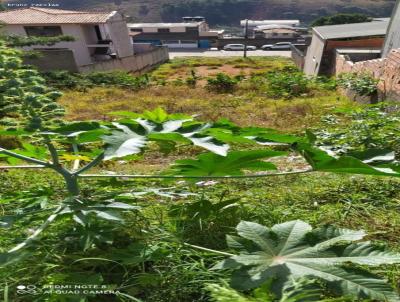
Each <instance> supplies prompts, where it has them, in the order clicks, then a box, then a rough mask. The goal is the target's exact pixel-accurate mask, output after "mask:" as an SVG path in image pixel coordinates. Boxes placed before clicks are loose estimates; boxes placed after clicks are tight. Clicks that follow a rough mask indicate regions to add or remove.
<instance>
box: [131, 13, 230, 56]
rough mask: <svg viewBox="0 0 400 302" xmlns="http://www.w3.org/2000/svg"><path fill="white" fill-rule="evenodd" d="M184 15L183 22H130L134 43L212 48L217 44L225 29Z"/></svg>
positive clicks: (198, 18) (171, 46)
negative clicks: (211, 27)
mask: <svg viewBox="0 0 400 302" xmlns="http://www.w3.org/2000/svg"><path fill="white" fill-rule="evenodd" d="M189 18H190V17H184V22H181V23H131V24H128V28H129V31H130V35H131V37H132V41H133V43H150V44H153V45H165V46H167V47H168V48H191V49H195V48H210V47H215V46H216V45H217V41H218V39H219V38H221V37H222V35H223V31H216V30H210V28H209V26H208V24H207V23H206V22H205V21H204V20H203V21H199V20H200V18H201V17H195V18H197V19H194V18H192V19H189Z"/></svg>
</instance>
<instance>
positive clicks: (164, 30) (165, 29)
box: [157, 28, 169, 33]
mask: <svg viewBox="0 0 400 302" xmlns="http://www.w3.org/2000/svg"><path fill="white" fill-rule="evenodd" d="M157 32H159V33H169V28H159V29H158V30H157Z"/></svg>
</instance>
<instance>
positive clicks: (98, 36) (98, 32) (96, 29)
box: [94, 25, 103, 41]
mask: <svg viewBox="0 0 400 302" xmlns="http://www.w3.org/2000/svg"><path fill="white" fill-rule="evenodd" d="M94 30H95V31H96V37H97V40H98V41H101V40H103V38H102V37H101V31H100V26H98V25H95V26H94Z"/></svg>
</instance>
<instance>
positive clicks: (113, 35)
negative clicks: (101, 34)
mask: <svg viewBox="0 0 400 302" xmlns="http://www.w3.org/2000/svg"><path fill="white" fill-rule="evenodd" d="M104 27H105V28H106V31H107V33H108V34H109V36H110V40H112V41H113V47H114V50H115V52H116V53H117V56H118V57H119V58H124V57H129V56H132V55H133V47H132V40H131V38H130V36H129V30H128V27H127V25H126V22H125V20H124V19H123V18H122V16H121V15H120V14H118V13H116V14H115V15H114V16H113V17H111V18H110V19H109V21H108V22H107V23H106V24H105V25H104Z"/></svg>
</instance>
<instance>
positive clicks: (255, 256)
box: [214, 220, 400, 301]
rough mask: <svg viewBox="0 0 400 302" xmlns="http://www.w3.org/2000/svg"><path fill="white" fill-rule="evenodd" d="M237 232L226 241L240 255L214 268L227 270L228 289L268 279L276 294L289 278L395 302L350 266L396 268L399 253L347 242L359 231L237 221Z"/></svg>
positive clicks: (378, 282) (384, 287) (381, 285)
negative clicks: (229, 274)
mask: <svg viewBox="0 0 400 302" xmlns="http://www.w3.org/2000/svg"><path fill="white" fill-rule="evenodd" d="M237 232H238V235H239V236H240V237H231V236H230V237H228V238H227V242H228V245H229V247H230V248H232V249H234V250H238V251H239V252H240V253H239V254H238V255H235V256H232V257H231V258H229V259H226V260H223V261H222V262H220V263H218V264H217V265H216V266H215V267H214V268H215V269H233V270H234V272H233V275H232V278H231V285H232V286H233V287H235V288H238V289H249V288H255V287H258V286H260V285H262V284H263V283H265V282H266V281H267V280H269V279H271V278H274V280H276V282H277V283H278V285H280V290H282V286H283V282H285V281H286V280H288V279H290V278H289V276H291V277H294V278H301V277H312V278H318V279H321V280H323V281H325V282H326V284H327V285H328V286H329V287H330V288H331V289H332V290H333V291H334V292H337V293H340V294H343V295H352V296H354V297H357V298H366V297H369V298H373V299H377V300H383V301H400V298H399V296H398V294H397V293H396V292H394V291H393V289H392V288H391V287H390V285H389V284H387V283H386V282H385V281H384V280H382V279H380V278H379V277H377V276H374V275H372V274H371V273H369V272H367V271H365V270H361V269H360V268H355V267H354V264H357V265H367V266H379V265H383V264H394V263H400V254H395V253H392V252H388V251H384V250H381V249H378V248H376V247H375V246H373V245H372V244H371V243H370V242H363V243H352V242H356V241H359V240H361V239H362V238H363V237H365V236H366V234H365V233H364V232H363V231H351V230H347V229H337V228H334V227H323V228H319V229H316V230H314V231H313V230H312V228H311V226H310V225H309V224H307V223H305V222H303V221H299V220H297V221H291V222H286V223H283V224H278V225H275V226H273V227H272V228H267V227H265V226H263V225H260V224H257V223H252V222H246V221H242V222H241V223H240V224H239V225H238V226H237ZM352 265H353V266H352ZM277 288H279V286H277Z"/></svg>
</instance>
